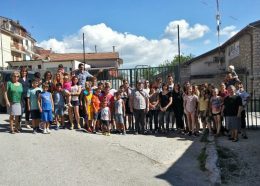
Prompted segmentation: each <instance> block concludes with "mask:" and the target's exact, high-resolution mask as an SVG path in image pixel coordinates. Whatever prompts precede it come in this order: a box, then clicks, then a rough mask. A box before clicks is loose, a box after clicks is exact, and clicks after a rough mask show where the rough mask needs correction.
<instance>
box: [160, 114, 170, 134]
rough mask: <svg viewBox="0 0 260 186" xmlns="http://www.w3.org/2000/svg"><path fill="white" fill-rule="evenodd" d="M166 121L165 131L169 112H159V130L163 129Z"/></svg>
mask: <svg viewBox="0 0 260 186" xmlns="http://www.w3.org/2000/svg"><path fill="white" fill-rule="evenodd" d="M165 120H166V129H167V130H169V124H170V111H166V112H162V111H160V112H159V129H164V121H165Z"/></svg>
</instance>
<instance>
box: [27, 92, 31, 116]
mask: <svg viewBox="0 0 260 186" xmlns="http://www.w3.org/2000/svg"><path fill="white" fill-rule="evenodd" d="M26 104H27V108H28V111H30V110H31V108H30V90H28V91H27V96H26Z"/></svg>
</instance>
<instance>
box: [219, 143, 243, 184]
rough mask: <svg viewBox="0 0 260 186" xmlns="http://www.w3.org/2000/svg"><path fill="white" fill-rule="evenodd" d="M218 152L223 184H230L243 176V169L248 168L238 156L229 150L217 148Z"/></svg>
mask: <svg viewBox="0 0 260 186" xmlns="http://www.w3.org/2000/svg"><path fill="white" fill-rule="evenodd" d="M217 152H218V157H219V159H218V165H219V167H220V169H221V180H222V182H223V183H228V182H229V181H230V180H233V179H234V178H238V177H239V176H241V175H240V174H241V173H242V172H243V171H241V170H242V169H243V168H242V167H245V166H246V165H245V163H244V162H242V161H241V160H239V159H238V157H237V155H236V154H235V153H234V152H232V151H231V150H230V149H228V148H225V147H220V146H217Z"/></svg>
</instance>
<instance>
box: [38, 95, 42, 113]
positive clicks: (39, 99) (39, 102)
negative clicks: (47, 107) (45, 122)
mask: <svg viewBox="0 0 260 186" xmlns="http://www.w3.org/2000/svg"><path fill="white" fill-rule="evenodd" d="M41 105H42V99H41V94H39V96H38V107H39V110H40V112H42V106H41Z"/></svg>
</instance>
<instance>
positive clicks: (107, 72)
mask: <svg viewBox="0 0 260 186" xmlns="http://www.w3.org/2000/svg"><path fill="white" fill-rule="evenodd" d="M89 72H90V73H91V74H98V75H97V76H96V77H97V79H98V81H110V82H111V84H112V86H113V88H115V89H118V88H119V86H120V85H122V80H123V79H126V80H128V82H129V84H130V85H131V86H134V85H135V82H136V81H137V80H149V81H150V82H152V81H154V80H155V79H156V78H157V77H160V78H162V81H163V82H166V79H167V76H168V75H172V76H173V77H174V79H176V80H178V66H168V67H141V68H130V69H103V70H102V71H101V72H100V69H94V70H93V69H90V70H89Z"/></svg>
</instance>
